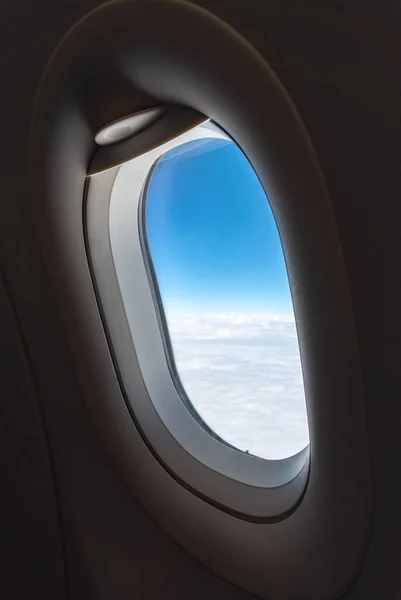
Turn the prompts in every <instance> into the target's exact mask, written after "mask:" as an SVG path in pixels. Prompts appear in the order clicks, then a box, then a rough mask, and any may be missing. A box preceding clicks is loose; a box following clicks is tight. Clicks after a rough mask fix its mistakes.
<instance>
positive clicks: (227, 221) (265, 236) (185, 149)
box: [146, 139, 292, 313]
mask: <svg viewBox="0 0 401 600" xmlns="http://www.w3.org/2000/svg"><path fill="white" fill-rule="evenodd" d="M146 230H147V237H148V243H149V248H150V253H151V256H152V260H153V264H154V267H155V271H156V275H157V279H158V283H159V288H160V291H161V294H162V298H163V303H164V306H165V309H166V310H167V311H169V310H174V309H178V310H197V311H213V312H215V311H224V312H227V311H242V312H249V313H254V312H264V313H267V312H274V313H292V304H291V298H290V291H289V285H288V279H287V273H286V269H285V263H284V257H283V252H282V248H281V243H280V239H279V235H278V232H277V227H276V224H275V221H274V217H273V214H272V211H271V209H270V206H269V203H268V201H267V198H266V194H265V192H264V190H263V189H262V186H261V184H260V182H259V180H258V179H257V177H256V175H255V173H254V171H253V169H252V167H251V165H250V164H249V162H248V161H247V159H246V157H245V156H244V154H243V153H242V152H241V150H240V149H239V148H238V147H237V146H236V145H235V144H234V143H233V142H228V141H225V140H218V139H208V140H196V141H192V142H188V143H187V144H185V145H184V146H181V147H178V148H176V149H174V150H171V151H170V152H168V153H167V154H165V155H164V157H163V158H162V159H161V160H160V161H159V162H158V164H157V166H156V168H155V170H154V172H153V175H152V177H151V180H150V183H149V186H148V191H147V199H146Z"/></svg>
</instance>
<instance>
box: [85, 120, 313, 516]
mask: <svg viewBox="0 0 401 600" xmlns="http://www.w3.org/2000/svg"><path fill="white" fill-rule="evenodd" d="M204 120H205V122H204V123H202V124H201V125H197V126H195V127H194V128H189V129H188V130H187V131H186V132H183V133H180V134H179V135H178V136H176V137H175V138H173V139H169V140H168V141H166V142H165V143H162V144H160V145H158V146H156V147H155V148H152V149H151V150H149V152H146V153H144V154H141V155H139V156H138V157H136V158H135V159H134V160H131V161H129V162H128V163H123V164H122V165H121V166H119V167H115V168H114V169H111V170H107V171H106V172H101V173H98V174H96V175H93V176H92V177H91V178H90V180H89V181H88V185H87V194H86V229H87V251H88V254H89V256H90V261H91V267H92V271H93V277H94V279H95V281H96V286H97V294H98V299H99V302H100V304H101V306H102V311H103V314H104V318H103V322H104V326H105V329H106V330H107V332H108V336H109V339H110V345H111V347H112V348H113V352H114V353H115V365H116V368H117V370H118V371H119V373H120V377H121V382H122V383H121V385H122V387H123V389H124V391H125V397H126V400H127V403H128V405H129V407H130V410H131V414H132V416H133V418H134V419H135V422H136V423H137V426H138V427H139V429H140V431H141V432H142V435H143V436H144V438H145V439H146V440H147V443H149V445H150V446H151V447H152V450H153V452H154V453H155V455H156V456H157V457H158V458H159V460H161V461H162V462H163V464H165V465H166V466H167V468H168V470H169V472H171V473H172V474H174V476H175V477H176V478H177V479H178V480H179V481H181V482H183V483H184V484H185V485H186V487H187V488H188V489H190V490H192V491H193V492H195V493H197V494H198V495H200V497H202V498H203V499H205V500H206V501H208V502H211V503H213V504H215V505H218V506H219V507H220V508H222V509H223V510H226V511H229V512H232V513H233V514H237V515H239V516H241V517H242V518H245V519H251V520H266V519H273V518H282V515H284V514H286V513H289V512H290V511H292V510H294V509H295V507H296V506H297V504H298V502H299V501H300V499H301V497H302V494H303V493H304V491H305V486H306V483H307V478H308V471H309V447H306V448H304V449H302V450H301V451H300V452H298V453H297V454H295V455H293V456H290V457H288V458H285V459H282V460H266V459H262V458H260V457H256V456H252V455H250V454H246V453H244V452H240V451H238V450H237V449H235V448H233V447H232V446H230V445H227V444H223V443H222V442H221V441H220V440H218V439H217V438H216V437H213V436H212V435H210V433H209V432H208V431H207V429H205V428H204V427H202V426H201V425H200V423H199V422H198V421H197V420H196V419H194V417H193V415H192V414H191V413H190V412H189V411H188V409H187V407H186V406H185V404H184V403H183V401H182V398H181V396H180V394H179V392H178V390H177V387H176V385H175V382H174V380H173V377H172V375H171V371H170V370H169V365H168V361H167V359H166V348H165V344H164V340H163V335H162V330H163V323H161V315H160V312H159V310H158V306H159V305H158V301H157V299H156V298H155V295H154V287H153V285H152V280H153V276H152V274H151V273H150V265H149V262H148V260H146V253H144V251H143V244H144V240H143V235H141V213H142V202H143V192H144V190H145V187H146V182H147V180H148V178H149V176H150V173H151V170H152V168H153V166H154V165H155V163H156V161H157V160H158V159H159V158H160V157H161V156H162V155H163V154H165V153H166V152H168V150H170V149H172V148H175V147H178V146H180V145H181V144H184V143H185V142H187V141H190V140H194V139H203V138H205V137H206V136H207V137H216V138H223V139H224V138H225V139H229V138H228V136H227V135H226V134H224V133H223V132H222V131H220V130H218V129H217V128H215V127H213V126H210V125H209V124H208V123H207V122H206V121H207V120H206V118H204ZM124 169H125V172H127V171H128V172H129V173H130V181H131V194H130V195H129V196H127V195H126V194H125V193H119V192H118V190H117V191H116V186H118V178H119V177H121V176H123V177H124ZM110 181H112V187H111V188H110V185H108V182H110ZM122 187H124V185H123V183H122ZM106 241H107V242H106ZM127 259H128V260H127ZM122 315H124V317H125V318H124V319H123V318H122ZM125 323H128V327H129V335H127V334H128V331H127V330H126V331H125V332H124V330H123V327H124V325H125ZM134 362H138V366H139V369H140V373H141V381H140V384H139V385H138V382H139V380H138V378H137V374H135V375H134V376H133V373H132V364H133V363H134ZM142 381H143V383H142ZM143 384H144V385H143Z"/></svg>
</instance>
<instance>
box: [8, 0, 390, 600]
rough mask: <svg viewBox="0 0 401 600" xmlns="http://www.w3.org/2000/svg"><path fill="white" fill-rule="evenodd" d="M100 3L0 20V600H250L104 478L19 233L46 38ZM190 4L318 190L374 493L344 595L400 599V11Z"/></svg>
mask: <svg viewBox="0 0 401 600" xmlns="http://www.w3.org/2000/svg"><path fill="white" fill-rule="evenodd" d="M149 1H151V0H149ZM100 4H102V2H99V1H98V0H73V1H70V0H62V1H61V2H58V3H54V2H50V0H37V1H36V2H35V3H32V2H30V1H28V0H20V2H18V3H15V4H14V3H11V2H3V3H2V5H1V7H0V15H1V21H2V25H3V27H2V34H1V41H2V43H1V48H2V51H1V53H0V61H1V66H2V73H3V82H5V83H4V85H3V94H2V98H1V104H2V109H3V110H2V115H3V122H2V150H1V159H2V160H1V180H2V197H1V218H0V264H1V265H2V269H3V271H4V277H3V278H2V279H1V280H0V347H1V372H0V377H1V379H0V386H1V387H0V389H1V402H0V428H1V433H0V447H1V463H0V465H1V466H0V470H1V471H0V472H1V475H2V491H1V500H0V506H1V507H2V510H1V515H0V519H1V525H0V530H1V538H0V540H1V541H0V543H1V554H2V556H3V560H2V563H1V565H0V595H1V596H2V597H4V598H12V599H13V598H16V599H19V598H24V597H28V595H29V597H32V598H63V597H68V598H74V599H75V598H76V599H81V598H82V599H83V598H85V599H88V598H93V599H96V600H98V599H104V600H108V599H111V598H119V599H120V598H121V599H125V598H127V599H128V598H133V597H137V598H139V599H141V600H142V599H143V600H146V599H149V600H151V599H152V600H153V599H158V598H162V597H165V596H171V597H175V598H179V599H180V598H183V599H184V598H187V597H191V598H193V599H197V598H199V599H201V598H211V599H213V598H216V599H217V598H219V599H220V598H227V599H228V598H230V600H231V599H232V600H236V599H238V600H239V599H245V598H251V596H250V595H249V594H247V593H245V592H243V591H241V590H239V589H237V588H235V587H234V586H232V585H230V584H228V583H227V582H225V581H223V580H222V579H220V578H219V577H218V576H216V575H215V574H213V573H211V572H210V571H209V570H208V569H206V568H205V567H204V566H203V565H201V564H200V563H199V562H198V561H196V560H195V559H194V558H192V557H191V556H189V555H188V554H187V553H186V552H185V551H184V550H182V549H181V548H180V547H179V546H178V545H177V544H175V543H174V542H173V541H172V540H171V539H170V538H169V536H168V535H167V534H166V533H165V532H164V531H163V530H162V529H161V528H160V527H159V526H158V525H157V524H156V523H155V522H154V521H153V520H152V519H151V518H150V517H149V515H148V514H147V512H146V510H145V509H144V508H143V507H142V506H141V505H140V504H139V502H137V501H136V500H135V499H133V497H132V494H131V492H130V490H129V489H128V488H127V487H126V485H125V483H124V482H123V480H122V478H121V477H120V476H119V474H118V473H117V472H116V470H115V468H114V466H113V465H112V463H111V461H110V460H109V457H108V455H107V453H106V451H105V450H104V448H103V446H102V444H101V442H100V439H99V438H98V436H97V433H96V432H95V430H94V427H93V425H92V422H91V420H90V418H89V415H88V413H87V411H86V408H85V407H84V405H83V402H82V396H81V391H80V389H79V385H78V382H77V380H76V375H75V373H74V368H73V364H72V362H71V358H70V355H69V349H68V346H67V342H66V339H65V335H64V332H63V330H62V326H61V321H60V318H59V315H58V314H57V310H56V308H55V303H54V299H53V297H52V293H51V291H50V288H49V285H48V280H47V274H46V272H45V269H44V265H43V261H42V257H41V254H40V250H39V246H38V243H37V240H36V239H35V234H34V233H33V230H32V226H31V215H30V214H29V210H28V202H27V198H28V195H29V174H28V167H27V154H28V150H29V147H28V145H29V129H30V121H31V114H32V109H33V105H34V100H35V94H36V92H37V89H38V86H39V82H40V78H41V76H42V74H43V71H44V69H45V66H46V64H47V62H48V60H49V59H50V57H51V55H52V53H53V51H54V49H55V48H56V46H57V44H58V43H59V42H60V40H61V38H62V36H63V35H64V34H65V33H66V32H67V31H68V29H69V28H70V27H71V26H72V25H73V24H74V23H75V22H76V21H77V20H78V19H79V18H80V17H81V16H83V15H84V14H86V13H87V12H88V11H89V10H91V9H93V8H95V7H96V6H98V5H100ZM198 4H200V5H202V6H204V7H205V8H207V9H209V10H210V11H211V12H214V13H215V14H216V15H218V16H220V17H221V18H222V19H224V20H226V21H227V22H228V23H229V24H230V25H232V26H233V27H234V28H235V29H237V30H238V31H239V32H240V33H241V34H242V35H243V36H244V37H245V38H246V39H248V40H249V42H250V43H251V44H252V45H254V46H255V48H256V49H257V50H258V51H259V52H260V53H261V54H262V55H263V56H264V57H265V58H266V60H267V61H268V63H269V64H270V66H271V67H272V68H273V69H274V70H275V72H276V73H277V75H278V77H279V78H280V80H281V81H282V83H283V84H284V85H285V87H286V88H287V90H288V92H289V94H290V96H291V98H292V100H293V101H294V103H295V105H296V107H297V109H298V111H299V113H300V115H301V117H302V119H303V121H304V123H305V125H306V127H307V129H308V132H309V134H310V136H311V138H312V142H313V144H314V146H315V149H316V151H317V154H318V157H319V161H320V164H321V166H322V169H323V173H324V176H325V178H326V182H327V184H328V187H329V191H330V195H331V198H332V202H333V209H334V213H335V217H336V222H337V226H338V230H339V233H340V238H341V243H342V247H343V251H344V257H345V262H346V266H347V270H348V278H349V283H350V288H351V295H352V301H353V308H354V316H355V321H356V326H357V334H358V339H359V345H360V352H361V357H362V370H363V379H364V389H365V398H366V410H367V417H368V428H369V436H370V438H369V444H370V457H371V466H372V477H373V483H374V519H373V522H372V535H371V543H370V547H369V551H368V554H367V557H366V562H365V565H364V567H363V569H362V572H361V573H360V574H356V579H355V586H354V587H353V588H352V589H351V590H350V591H349V593H348V594H347V596H346V597H347V598H349V599H350V600H351V599H352V600H370V599H372V600H373V599H376V598H383V599H384V600H392V599H394V600H395V599H396V598H399V596H400V594H401V580H400V578H401V571H400V568H399V566H400V560H401V536H400V533H399V532H400V527H401V516H400V512H399V511H400V509H399V507H400V506H401V471H400V468H399V455H400V423H401V403H400V401H399V399H400V396H401V370H400V367H399V365H400V358H401V312H400V309H399V307H400V305H401V278H400V276H399V271H400V267H399V265H400V262H401V236H400V222H401V214H400V212H401V202H400V191H399V171H400V167H399V164H400V158H401V152H400V144H399V140H400V139H401V119H400V116H399V111H400V108H399V107H400V106H401V86H400V81H399V80H400V72H401V42H400V22H401V10H400V8H399V7H398V6H397V5H396V3H393V2H390V1H389V0H385V1H384V2H382V3H380V5H379V4H376V6H375V7H372V6H367V5H366V3H362V2H353V3H352V5H351V6H346V5H341V4H340V3H338V2H336V3H326V4H327V5H326V4H321V5H320V6H318V7H317V8H316V7H312V3H311V5H310V6H309V8H308V7H307V6H304V5H303V6H302V7H301V6H300V5H299V3H297V2H295V1H291V2H290V1H287V0H286V1H284V2H278V1H277V2H273V1H272V0H267V1H264V0H202V1H200V2H198ZM350 460H352V457H350ZM272 600H274V599H272ZM305 600H306V599H305Z"/></svg>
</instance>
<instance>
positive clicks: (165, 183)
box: [144, 138, 309, 459]
mask: <svg viewBox="0 0 401 600" xmlns="http://www.w3.org/2000/svg"><path fill="white" fill-rule="evenodd" d="M144 211H145V212H144V224H145V235H146V240H147V246H148V253H149V257H150V262H151V264H152V266H153V270H154V276H155V280H156V281H155V283H156V286H157V288H158V291H159V294H160V298H161V304H162V309H163V311H164V316H165V320H166V323H167V332H166V334H167V339H168V340H169V343H170V346H171V354H172V356H171V357H170V358H171V364H172V365H173V367H172V368H173V370H174V371H175V375H176V376H178V378H179V381H180V382H181V386H182V389H183V390H184V396H186V398H184V400H185V401H188V400H189V402H190V403H191V405H192V406H193V408H194V409H195V411H196V413H197V414H198V415H199V417H200V421H203V422H204V423H206V425H207V426H208V427H209V428H210V429H211V430H212V431H213V432H214V433H215V434H217V436H219V437H220V438H222V439H223V440H224V441H226V442H227V443H229V444H230V445H232V446H234V447H235V448H237V449H239V450H241V451H244V452H249V453H250V454H253V455H256V456H259V457H263V458H269V459H279V458H285V457H288V456H291V455H293V454H295V453H297V452H299V451H300V450H301V449H303V448H304V447H305V446H306V445H307V444H308V442H309V438H308V423H307V416H306V406H305V393H304V386H303V379H302V371H301V362H300V354H299V347H298V339H297V332H296V325H295V319H294V312H293V307H292V302H291V294H290V288H289V282H288V277H287V272H286V267H285V261H284V256H283V250H282V246H281V242H280V238H279V234H278V231H277V226H276V223H275V220H274V217H273V214H272V211H271V208H270V205H269V202H268V200H267V197H266V194H265V192H264V190H263V188H262V186H261V184H260V182H259V180H258V178H257V176H256V174H255V172H254V170H253V168H252V166H251V165H250V163H249V162H248V160H247V158H246V157H245V155H244V154H243V152H242V151H241V150H240V149H239V148H238V146H237V145H236V144H235V143H234V142H232V141H230V140H225V139H215V138H207V139H202V140H195V141H190V142H187V143H186V144H183V145H181V146H179V147H176V148H174V149H173V150H170V151H169V152H167V153H166V154H164V155H163V156H162V157H161V158H160V159H159V161H158V162H157V163H156V165H155V167H154V169H153V172H152V174H151V176H150V178H149V181H148V185H147V189H146V197H145V202H144Z"/></svg>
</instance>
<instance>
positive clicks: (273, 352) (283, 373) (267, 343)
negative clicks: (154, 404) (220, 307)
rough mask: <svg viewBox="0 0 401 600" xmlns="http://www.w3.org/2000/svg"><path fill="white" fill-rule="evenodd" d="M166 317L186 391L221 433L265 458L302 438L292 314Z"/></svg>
mask: <svg viewBox="0 0 401 600" xmlns="http://www.w3.org/2000/svg"><path fill="white" fill-rule="evenodd" d="M167 321H168V326H169V332H170V338H171V342H172V346H173V350H174V358H175V362H176V366H177V370H178V374H179V376H180V378H181V382H182V384H183V386H184V389H185V391H186V393H187V395H188V397H189V399H190V400H191V402H192V404H193V405H194V407H195V409H196V410H197V411H198V413H199V414H200V415H201V417H202V418H203V419H204V421H205V422H206V423H207V424H208V425H209V426H210V427H211V429H213V430H214V431H215V432H216V433H217V434H218V435H219V436H221V437H222V438H224V439H225V440H226V441H227V442H229V443H230V444H232V445H233V446H235V447H237V448H239V449H241V450H244V451H246V450H248V451H249V453H250V454H255V455H257V456H261V457H263V458H270V459H279V458H284V457H287V456H291V455H292V454H295V453H296V452H299V451H300V450H301V449H302V448H304V447H305V446H306V445H307V444H308V441H309V438H308V425H307V417H306V408H305V395H304V388H303V381H302V372H301V364H300V358H299V349H298V341H297V334H296V328H295V322H294V318H293V317H292V316H288V315H268V314H253V315H248V314H240V313H234V314H167Z"/></svg>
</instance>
